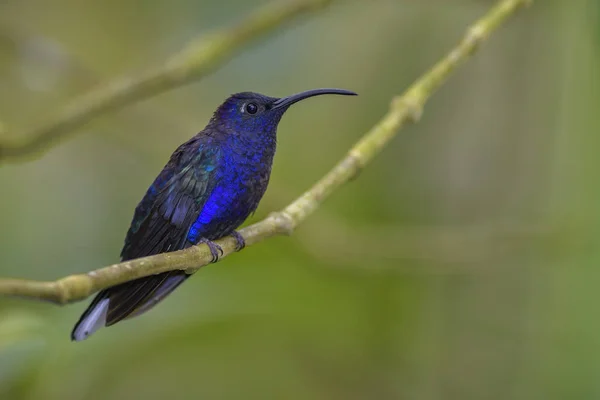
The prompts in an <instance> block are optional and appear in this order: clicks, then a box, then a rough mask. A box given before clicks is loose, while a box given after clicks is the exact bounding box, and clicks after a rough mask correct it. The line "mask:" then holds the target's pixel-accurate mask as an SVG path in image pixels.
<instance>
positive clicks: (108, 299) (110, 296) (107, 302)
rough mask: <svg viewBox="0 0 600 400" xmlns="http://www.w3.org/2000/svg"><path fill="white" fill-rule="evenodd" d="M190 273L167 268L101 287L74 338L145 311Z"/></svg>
mask: <svg viewBox="0 0 600 400" xmlns="http://www.w3.org/2000/svg"><path fill="white" fill-rule="evenodd" d="M189 276H190V275H188V274H186V273H184V272H182V271H172V272H164V273H162V274H158V275H152V276H147V277H144V278H140V279H136V280H133V281H131V282H126V283H122V284H120V285H117V286H113V287H111V288H108V289H106V290H103V291H101V292H100V293H98V295H96V297H95V298H94V300H93V301H92V303H91V304H90V305H89V307H88V308H87V310H85V312H84V313H83V314H82V315H81V318H79V321H78V322H77V324H76V325H75V327H74V328H73V332H72V333H71V340H75V341H81V340H84V339H87V338H88V337H90V336H91V335H92V334H93V333H94V332H96V331H97V330H98V329H100V328H102V327H103V326H110V325H113V324H116V323H117V322H119V321H121V320H123V319H127V318H133V317H137V316H138V315H141V314H143V313H145V312H146V311H148V310H150V309H151V308H152V307H154V306H155V305H156V304H157V303H158V302H160V301H161V300H162V299H164V298H165V297H166V296H168V295H169V294H170V293H171V292H172V291H173V290H175V288H177V286H179V285H180V284H181V283H183V282H184V281H185V280H186V279H187V278H188V277H189Z"/></svg>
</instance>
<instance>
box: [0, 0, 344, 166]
mask: <svg viewBox="0 0 600 400" xmlns="http://www.w3.org/2000/svg"><path fill="white" fill-rule="evenodd" d="M333 1H334V0H287V1H276V2H274V3H272V4H270V5H267V6H265V7H264V8H262V9H259V10H258V11H256V12H255V13H253V14H251V15H250V16H248V17H247V18H246V19H244V20H243V21H241V22H240V23H239V24H237V25H235V26H233V27H231V28H228V29H224V30H222V31H220V32H215V33H213V34H210V35H206V36H205V37H200V38H198V39H195V40H193V41H192V42H191V43H189V44H188V46H187V47H186V48H184V49H183V50H182V51H181V52H179V53H178V54H175V55H174V56H173V57H171V58H170V59H168V60H167V61H166V62H165V63H164V64H162V65H159V66H156V67H154V68H151V69H149V70H147V71H145V72H141V73H137V74H134V75H131V76H128V77H124V78H121V79H118V80H115V81H113V82H110V83H108V84H105V85H103V86H102V87H101V88H99V89H97V90H94V91H91V92H89V93H87V94H86V95H84V96H82V97H81V98H78V99H76V100H75V101H73V102H72V103H71V104H70V105H68V106H67V107H66V108H64V109H63V110H62V111H61V112H59V113H58V114H57V115H56V116H55V117H54V118H53V119H52V120H50V121H47V122H46V123H45V124H44V125H42V126H40V127H39V128H35V129H33V130H32V131H31V132H28V133H24V134H22V135H19V136H22V137H21V138H19V139H16V138H15V139H13V140H8V139H2V141H1V142H0V162H3V161H4V162H17V161H25V160H27V159H29V158H32V157H34V156H36V155H40V154H41V153H42V152H44V151H46V150H47V149H49V148H50V147H51V146H50V145H51V144H54V143H56V142H58V141H59V139H64V138H66V137H67V136H68V135H69V134H72V133H73V132H74V131H75V130H76V129H78V128H80V127H81V126H83V125H85V124H86V123H87V122H89V121H90V120H92V119H93V118H95V117H97V116H99V115H102V114H104V113H107V112H110V111H113V110H116V109H119V108H122V107H124V106H126V105H129V104H131V103H134V102H136V101H138V100H140V99H143V98H147V97H150V96H153V95H156V94H158V93H162V92H165V91H167V90H169V89H173V88H176V87H178V86H181V85H183V84H185V83H187V82H190V81H193V80H198V79H200V78H202V77H204V76H206V75H208V74H209V73H210V72H212V71H213V70H214V69H215V68H216V67H218V66H219V65H221V64H223V63H225V62H226V61H228V60H229V59H230V58H231V57H233V55H234V54H235V53H236V52H237V51H239V50H241V49H242V48H244V46H246V45H248V44H249V43H250V42H252V41H255V40H257V39H259V38H262V37H264V36H265V35H267V34H268V33H270V32H272V31H274V30H275V29H276V28H278V27H280V26H282V25H284V24H285V23H287V22H289V21H291V20H293V19H294V18H296V17H299V16H300V15H303V14H306V13H309V12H313V11H318V10H320V9H322V8H324V7H325V6H327V5H329V4H330V3H332V2H333ZM1 126H2V124H1V123H0V133H2V136H4V135H6V132H4V131H2V130H1V128H2V127H1Z"/></svg>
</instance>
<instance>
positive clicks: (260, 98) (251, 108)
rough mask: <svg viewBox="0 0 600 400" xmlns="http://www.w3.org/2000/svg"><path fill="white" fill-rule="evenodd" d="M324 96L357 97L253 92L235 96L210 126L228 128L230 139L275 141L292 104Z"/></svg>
mask: <svg viewBox="0 0 600 400" xmlns="http://www.w3.org/2000/svg"><path fill="white" fill-rule="evenodd" d="M322 94H339V95H347V96H348V95H349V96H356V93H354V92H351V91H349V90H343V89H313V90H307V91H305V92H300V93H296V94H293V95H291V96H287V97H282V98H277V97H269V96H265V95H262V94H259V93H254V92H242V93H236V94H234V95H231V96H230V97H229V98H228V99H227V100H225V102H224V103H223V104H221V106H220V107H219V108H218V109H217V111H216V112H215V114H214V116H213V117H212V119H211V124H218V126H219V127H222V128H225V134H227V135H235V136H243V137H251V136H256V135H259V136H264V135H266V136H270V137H272V138H273V139H274V137H275V133H276V131H277V124H279V121H280V120H281V117H282V116H283V114H284V113H285V112H286V111H287V109H288V108H289V107H290V106H291V105H292V104H294V103H297V102H299V101H300V100H304V99H307V98H309V97H313V96H319V95H322Z"/></svg>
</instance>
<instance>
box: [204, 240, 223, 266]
mask: <svg viewBox="0 0 600 400" xmlns="http://www.w3.org/2000/svg"><path fill="white" fill-rule="evenodd" d="M198 243H206V245H207V246H208V249H209V250H210V255H211V256H212V260H211V261H210V262H211V263H216V262H217V261H219V257H220V256H222V255H223V249H222V248H221V246H219V245H218V244H216V243H215V242H213V241H211V240H208V239H204V238H202V239H200V242H198ZM219 253H221V255H219Z"/></svg>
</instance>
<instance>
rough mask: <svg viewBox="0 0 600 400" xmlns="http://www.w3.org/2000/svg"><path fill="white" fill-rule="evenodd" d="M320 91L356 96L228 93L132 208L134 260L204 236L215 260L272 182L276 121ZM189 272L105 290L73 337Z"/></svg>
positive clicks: (143, 304) (128, 248)
mask: <svg viewBox="0 0 600 400" xmlns="http://www.w3.org/2000/svg"><path fill="white" fill-rule="evenodd" d="M323 94H338V95H356V93H354V92H351V91H348V90H343V89H313V90H308V91H305V92H301V93H297V94H294V95H292V96H288V97H283V98H275V97H269V96H265V95H262V94H258V93H253V92H243V93H237V94H234V95H231V96H230V97H229V98H228V99H227V100H225V102H224V103H223V104H221V106H219V108H218V109H217V111H215V113H214V115H213V116H212V118H211V119H210V121H209V123H208V125H207V126H206V127H205V128H204V129H203V130H202V131H200V132H199V133H198V134H197V135H195V136H194V137H192V138H191V139H190V140H188V141H187V142H185V143H184V144H182V145H181V146H179V147H178V148H177V150H175V152H174V153H173V154H172V155H171V158H170V159H169V161H168V163H167V164H166V165H165V167H164V168H163V170H162V171H161V172H160V174H159V175H158V177H156V179H155V180H154V182H153V183H152V185H151V186H150V187H149V188H148V190H147V192H146V195H145V196H144V198H143V199H142V201H141V202H140V203H139V204H138V206H137V207H136V209H135V213H134V216H133V220H132V221H131V226H130V228H129V231H128V232H127V235H126V237H125V245H124V247H123V250H122V251H121V260H122V261H126V260H131V259H134V258H140V257H145V256H150V255H154V254H159V253H165V252H169V251H175V250H181V249H185V248H187V247H190V246H193V245H196V244H199V243H206V244H207V245H208V247H209V249H210V252H211V255H212V261H213V262H216V261H217V260H218V258H219V253H222V250H221V249H220V247H219V246H218V245H217V244H215V243H213V240H216V239H219V238H221V237H224V236H227V235H233V236H234V237H235V238H236V240H237V249H238V250H240V249H242V248H243V247H244V240H243V238H242V237H241V235H239V234H238V233H237V232H236V230H235V229H236V228H237V227H238V226H240V225H241V224H242V223H243V222H244V220H245V219H246V218H248V216H249V215H250V214H252V213H253V212H254V210H256V208H257V207H258V203H259V202H260V200H261V198H262V197H263V194H264V193H265V191H266V189H267V185H268V183H269V177H270V175H271V166H272V164H273V156H274V155H275V148H276V132H277V125H278V124H279V121H280V120H281V117H282V116H283V114H284V113H285V112H286V111H287V109H288V108H289V107H290V106H291V105H292V104H294V103H296V102H298V101H300V100H303V99H306V98H309V97H313V96H318V95H323ZM190 276H191V275H189V274H187V273H185V272H184V271H170V272H164V273H161V274H157V275H152V276H147V277H144V278H139V279H135V280H133V281H130V282H125V283H122V284H120V285H116V286H113V287H110V288H108V289H104V290H102V291H101V292H100V293H98V295H96V297H95V298H94V300H93V301H92V302H91V304H90V305H89V307H88V308H87V310H86V311H85V312H84V313H83V315H82V316H81V318H80V319H79V321H78V322H77V324H76V325H75V327H74V328H73V331H72V333H71V339H72V340H75V341H80V340H84V339H87V338H88V337H89V336H90V335H92V334H93V333H94V332H95V331H97V330H98V329H100V328H101V327H103V326H111V325H114V324H116V323H117V322H119V321H122V320H124V319H129V318H133V317H136V316H138V315H141V314H143V313H144V312H146V311H148V310H150V309H151V308H152V307H154V306H155V305H156V304H157V303H158V302H160V301H161V300H163V299H164V298H165V297H166V296H168V295H169V294H170V293H171V292H173V290H175V289H176V288H177V287H178V286H179V285H180V284H181V283H183V282H184V281H185V280H186V279H187V278H189V277H190Z"/></svg>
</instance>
